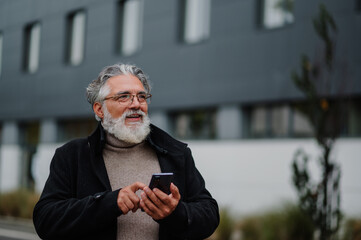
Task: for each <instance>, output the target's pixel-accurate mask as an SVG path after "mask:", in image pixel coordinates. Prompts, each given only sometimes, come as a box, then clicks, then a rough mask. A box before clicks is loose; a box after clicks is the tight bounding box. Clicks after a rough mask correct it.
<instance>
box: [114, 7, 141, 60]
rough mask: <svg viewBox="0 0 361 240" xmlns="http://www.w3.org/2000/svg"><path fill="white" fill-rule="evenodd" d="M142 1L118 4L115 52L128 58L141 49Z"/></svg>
mask: <svg viewBox="0 0 361 240" xmlns="http://www.w3.org/2000/svg"><path fill="white" fill-rule="evenodd" d="M143 7H144V0H121V1H119V2H118V21H117V30H118V32H117V44H116V47H117V52H118V53H120V54H121V55H123V56H130V55H132V54H134V53H136V52H137V51H139V50H140V49H141V47H142V31H143Z"/></svg>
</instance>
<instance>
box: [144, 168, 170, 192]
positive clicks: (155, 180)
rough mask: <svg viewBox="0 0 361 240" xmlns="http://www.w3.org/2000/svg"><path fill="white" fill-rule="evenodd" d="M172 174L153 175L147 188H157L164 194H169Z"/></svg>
mask: <svg viewBox="0 0 361 240" xmlns="http://www.w3.org/2000/svg"><path fill="white" fill-rule="evenodd" d="M172 180H173V173H154V174H153V175H152V178H151V179H150V183H149V188H150V189H153V188H158V189H160V190H161V191H163V192H164V193H166V194H170V183H171V182H172Z"/></svg>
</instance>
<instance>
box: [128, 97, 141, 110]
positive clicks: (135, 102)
mask: <svg viewBox="0 0 361 240" xmlns="http://www.w3.org/2000/svg"><path fill="white" fill-rule="evenodd" d="M129 108H136V109H138V108H140V102H139V100H138V97H137V96H136V95H133V97H132V100H131V102H130V105H129Z"/></svg>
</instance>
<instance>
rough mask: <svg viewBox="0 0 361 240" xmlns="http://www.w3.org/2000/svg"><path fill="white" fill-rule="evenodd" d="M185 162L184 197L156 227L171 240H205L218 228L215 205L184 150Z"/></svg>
mask: <svg viewBox="0 0 361 240" xmlns="http://www.w3.org/2000/svg"><path fill="white" fill-rule="evenodd" d="M185 159H186V165H185V178H186V179H185V194H184V195H185V196H183V197H182V199H181V201H180V202H179V204H178V206H177V208H176V209H175V211H174V212H173V213H172V214H171V215H170V216H168V217H167V218H165V219H163V220H161V221H159V223H161V224H162V225H164V226H163V228H166V229H167V232H168V236H169V235H173V236H172V237H173V239H204V238H207V237H209V236H210V235H211V234H212V233H213V232H214V231H215V229H216V228H217V227H218V224H219V210H218V204H217V202H216V200H215V199H214V198H212V196H211V194H210V193H209V192H208V190H207V189H206V187H205V182H204V179H203V177H202V176H201V174H200V173H199V171H198V170H197V168H196V166H195V163H194V160H193V157H192V154H191V151H190V149H189V148H186V152H185Z"/></svg>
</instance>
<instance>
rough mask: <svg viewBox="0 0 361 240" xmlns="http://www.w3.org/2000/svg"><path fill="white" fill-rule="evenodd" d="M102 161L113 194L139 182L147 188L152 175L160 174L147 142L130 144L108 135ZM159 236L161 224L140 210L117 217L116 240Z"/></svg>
mask: <svg viewBox="0 0 361 240" xmlns="http://www.w3.org/2000/svg"><path fill="white" fill-rule="evenodd" d="M103 158H104V162H105V167H106V169H107V173H108V177H109V181H110V185H111V187H112V190H116V189H119V188H123V187H126V186H128V185H131V184H132V183H134V182H137V181H139V182H142V183H144V184H146V185H148V184H149V181H150V178H151V176H152V174H153V173H159V172H160V171H161V170H160V166H159V162H158V158H157V155H156V153H155V151H154V150H153V149H152V148H151V147H150V146H149V145H148V143H147V142H142V143H139V144H128V143H125V142H123V141H120V140H118V139H117V138H116V137H114V136H113V135H112V134H107V135H106V144H105V146H104V150H103ZM139 192H140V191H139ZM139 192H137V195H138V196H140V195H139ZM158 236H159V224H158V223H157V222H155V221H154V220H153V219H152V218H151V217H150V216H148V215H147V214H146V213H145V212H142V211H140V209H138V211H136V212H135V213H133V212H131V211H130V212H129V213H128V214H126V215H121V216H119V217H118V226H117V240H119V239H126V240H132V239H134V240H142V239H144V240H151V239H158Z"/></svg>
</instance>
